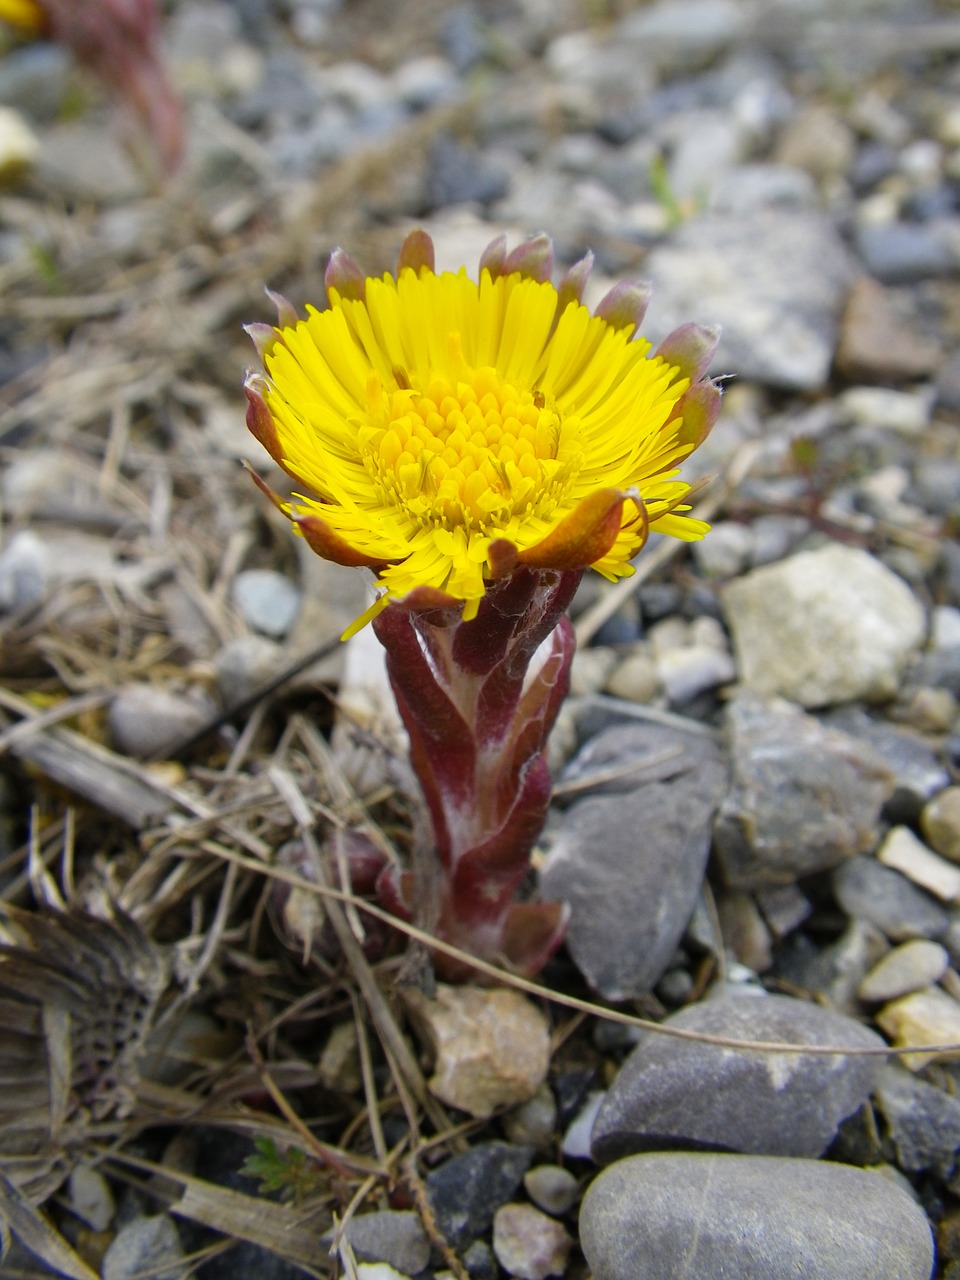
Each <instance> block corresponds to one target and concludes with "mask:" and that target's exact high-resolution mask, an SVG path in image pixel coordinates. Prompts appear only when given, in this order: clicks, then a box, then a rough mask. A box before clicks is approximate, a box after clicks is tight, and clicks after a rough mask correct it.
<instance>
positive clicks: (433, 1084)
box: [404, 983, 550, 1118]
mask: <svg viewBox="0 0 960 1280" xmlns="http://www.w3.org/2000/svg"><path fill="white" fill-rule="evenodd" d="M404 997H405V999H406V1002H407V1007H408V1008H409V1010H410V1014H411V1017H412V1019H413V1022H414V1025H415V1027H416V1029H417V1031H418V1033H419V1034H420V1036H421V1037H422V1038H423V1039H424V1040H425V1041H426V1043H427V1045H428V1046H429V1048H430V1050H431V1052H432V1053H433V1055H434V1058H435V1063H434V1073H433V1076H432V1077H431V1079H430V1081H429V1085H430V1091H431V1092H432V1093H434V1094H435V1095H436V1096H437V1097H438V1098H439V1099H440V1100H441V1101H442V1102H446V1103H447V1104H448V1105H449V1106H451V1107H459V1108H460V1110H461V1111H466V1112H468V1113H469V1114H470V1115H472V1116H476V1117H478V1118H485V1117H487V1116H489V1115H492V1113H493V1112H494V1111H496V1110H498V1109H499V1108H501V1107H510V1106H515V1105H516V1104H517V1103H520V1102H524V1101H526V1100H527V1099H528V1098H532V1097H533V1095H534V1094H535V1093H536V1092H537V1090H538V1089H539V1088H540V1086H541V1085H542V1084H543V1082H544V1080H545V1079H546V1077H547V1069H548V1067H549V1065H550V1033H549V1029H548V1027H547V1022H546V1019H545V1018H544V1016H543V1014H542V1013H541V1012H540V1010H539V1009H538V1008H537V1006H536V1005H535V1004H533V1002H532V1001H531V1000H528V999H527V997H526V996H523V995H521V994H520V993H519V992H518V991H512V990H510V988H508V987H495V988H490V989H488V988H486V987H470V986H462V987H452V986H447V985H445V984H443V983H438V984H437V991H436V996H435V998H434V999H432V1000H431V999H428V998H427V997H426V996H424V995H422V994H421V993H420V992H419V991H417V990H415V989H413V988H411V989H409V990H408V991H406V992H405V993H404Z"/></svg>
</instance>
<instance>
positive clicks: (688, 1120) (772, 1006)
mask: <svg viewBox="0 0 960 1280" xmlns="http://www.w3.org/2000/svg"><path fill="white" fill-rule="evenodd" d="M664 1025H665V1026H668V1027H676V1028H679V1029H682V1030H685V1031H693V1032H700V1033H707V1034H709V1035H713V1036H724V1037H729V1038H730V1039H733V1040H748V1041H758V1040H763V1041H776V1042H777V1043H781V1044H783V1043H786V1044H797V1045H811V1046H824V1047H825V1046H828V1045H838V1046H843V1047H850V1048H852V1049H879V1048H882V1047H883V1043H884V1042H883V1040H881V1038H880V1037H879V1036H878V1035H876V1034H875V1033H874V1032H873V1031H869V1030H868V1029H867V1028H866V1027H864V1026H862V1025H861V1024H860V1023H859V1022H855V1021H854V1020H853V1019H852V1018H847V1017H845V1016H844V1015H843V1014H839V1013H833V1012H831V1011H830V1010H828V1009H823V1008H821V1007H820V1006H819V1005H815V1004H811V1003H809V1002H807V1001H804V1000H796V999H793V998H792V997H791V996H750V995H738V996H737V995H721V996H719V997H717V998H716V999H713V1000H707V1001H704V1002H703V1003H700V1004H695V1005H691V1006H689V1007H688V1008H686V1009H683V1010H681V1012H679V1013H676V1014H674V1015H673V1016H672V1017H670V1018H667V1019H666V1022H665V1023H664ZM881 1061H882V1059H880V1058H874V1057H866V1056H862V1057H856V1056H847V1055H844V1054H842V1053H841V1054H837V1055H825V1054H804V1053H772V1052H766V1051H758V1052H753V1051H750V1050H740V1049H729V1048H725V1047H722V1046H720V1045H715V1044H705V1043H703V1042H701V1041H696V1040H679V1039H674V1038H672V1037H669V1038H668V1037H667V1036H663V1035H656V1034H653V1035H647V1036H645V1037H644V1039H643V1040H642V1041H641V1042H640V1044H638V1045H637V1047H636V1049H634V1051H633V1052H632V1053H631V1054H630V1056H629V1057H628V1058H627V1060H626V1062H625V1063H624V1064H623V1066H622V1067H621V1068H620V1071H619V1073H618V1074H617V1076H616V1078H615V1079H614V1082H613V1084H612V1085H611V1086H610V1089H609V1090H608V1091H607V1095H606V1098H605V1099H604V1102H603V1105H602V1107H601V1108H600V1111H599V1113H598V1115H597V1119H596V1121H595V1123H594V1126H593V1135H592V1151H593V1156H594V1158H595V1159H596V1160H598V1161H600V1162H601V1163H606V1162H608V1161H610V1160H616V1159H618V1158H619V1157H621V1156H623V1155H627V1154H630V1153H633V1152H636V1151H650V1150H656V1149H658V1148H661V1147H664V1146H687V1147H693V1148H698V1149H707V1150H727V1151H740V1152H744V1153H747V1154H756V1155H781V1156H818V1155H820V1154H821V1153H822V1152H823V1151H824V1150H825V1149H826V1148H827V1146H828V1145H829V1144H830V1142H831V1141H832V1139H833V1137H834V1135H835V1134H836V1131H837V1127H838V1125H839V1124H840V1121H841V1120H843V1119H845V1117H847V1116H848V1115H851V1114H852V1113H853V1112H854V1111H856V1110H857V1108H858V1107H859V1106H861V1105H862V1104H863V1103H864V1102H865V1101H866V1099H867V1098H868V1097H869V1095H870V1090H871V1088H872V1087H873V1083H874V1080H875V1079H876V1075H877V1070H878V1068H879V1065H880V1062H881Z"/></svg>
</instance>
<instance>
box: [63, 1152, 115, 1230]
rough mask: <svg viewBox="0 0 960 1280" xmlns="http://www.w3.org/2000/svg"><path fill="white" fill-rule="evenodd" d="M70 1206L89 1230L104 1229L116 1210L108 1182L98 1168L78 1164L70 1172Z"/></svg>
mask: <svg viewBox="0 0 960 1280" xmlns="http://www.w3.org/2000/svg"><path fill="white" fill-rule="evenodd" d="M69 1191H70V1208H71V1209H72V1210H73V1212H74V1213H75V1214H76V1215H77V1217H78V1218H82V1219H83V1221H84V1222H85V1223H86V1224H87V1226H88V1227H89V1228H90V1230H91V1231H106V1229H107V1227H109V1225H110V1223H111V1222H112V1221H113V1215H114V1214H115V1213H116V1211H117V1202H116V1200H114V1198H113V1192H112V1191H111V1190H110V1184H109V1182H107V1180H106V1178H105V1177H104V1176H103V1174H102V1173H101V1172H100V1170H99V1169H92V1168H91V1167H90V1165H88V1164H78V1165H77V1167H76V1168H75V1169H74V1171H73V1172H72V1173H71V1174H70V1184H69Z"/></svg>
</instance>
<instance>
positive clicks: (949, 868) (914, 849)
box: [877, 827, 960, 903]
mask: <svg viewBox="0 0 960 1280" xmlns="http://www.w3.org/2000/svg"><path fill="white" fill-rule="evenodd" d="M877 857H878V859H879V860H880V861H881V862H882V863H884V864H885V865H886V866H888V867H893V869H894V870H895V871H899V872H900V873H901V874H902V875H905V876H906V877H907V879H908V880H912V881H913V883H914V884H918V885H919V886H920V888H921V889H926V890H927V892H928V893H932V894H933V896H934V897H935V898H939V899H940V900H941V902H950V903H955V902H960V867H958V866H956V865H955V864H954V863H952V862H948V861H947V860H946V858H941V857H940V855H939V854H936V853H934V852H933V850H932V849H928V848H927V846H926V845H925V844H924V843H923V841H922V840H918V839H917V837H916V836H915V835H914V834H913V832H912V831H911V830H910V828H909V827H893V828H891V830H890V831H889V832H888V833H887V837H886V839H885V840H884V842H883V844H882V845H881V846H880V848H879V850H878V851H877Z"/></svg>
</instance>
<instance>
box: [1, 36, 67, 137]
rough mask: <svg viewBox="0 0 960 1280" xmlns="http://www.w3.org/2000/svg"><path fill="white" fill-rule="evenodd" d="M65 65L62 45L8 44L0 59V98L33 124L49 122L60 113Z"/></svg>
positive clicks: (64, 50)
mask: <svg viewBox="0 0 960 1280" xmlns="http://www.w3.org/2000/svg"><path fill="white" fill-rule="evenodd" d="M69 66H70V60H69V54H68V53H67V50H66V48H65V47H64V46H62V45H58V44H53V43H52V42H44V43H43V44H28V45H23V46H21V47H20V48H17V47H16V46H13V47H12V48H8V49H7V50H6V52H5V53H4V55H3V58H2V59H0V102H3V103H10V104H13V105H15V106H16V108H17V110H18V111H22V112H23V113H24V114H25V115H27V116H29V117H30V119H31V120H32V121H33V122H34V123H35V124H48V123H51V122H52V121H54V120H55V119H56V118H57V116H58V115H59V114H60V109H61V106H62V104H63V98H64V93H65V90H66V85H67V81H68V75H69Z"/></svg>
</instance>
